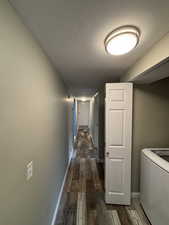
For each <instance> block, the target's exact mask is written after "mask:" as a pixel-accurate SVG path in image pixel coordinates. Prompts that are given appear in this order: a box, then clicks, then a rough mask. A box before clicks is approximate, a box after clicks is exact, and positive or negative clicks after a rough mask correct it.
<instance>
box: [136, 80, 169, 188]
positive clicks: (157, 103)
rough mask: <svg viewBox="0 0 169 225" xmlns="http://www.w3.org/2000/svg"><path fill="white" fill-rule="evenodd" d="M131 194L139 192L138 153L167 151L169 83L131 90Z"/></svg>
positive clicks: (166, 81)
mask: <svg viewBox="0 0 169 225" xmlns="http://www.w3.org/2000/svg"><path fill="white" fill-rule="evenodd" d="M133 116H134V121H133V152H132V190H133V191H139V181H140V151H141V149H143V148H145V147H169V79H165V80H161V81H159V82H157V83H153V84H151V85H141V86H135V87H134V114H133Z"/></svg>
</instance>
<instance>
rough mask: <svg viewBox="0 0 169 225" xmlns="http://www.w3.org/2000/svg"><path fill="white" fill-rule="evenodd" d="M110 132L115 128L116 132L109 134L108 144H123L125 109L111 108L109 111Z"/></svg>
mask: <svg viewBox="0 0 169 225" xmlns="http://www.w3.org/2000/svg"><path fill="white" fill-rule="evenodd" d="M108 120H109V124H108V132H109V134H111V133H112V130H113V129H114V130H115V131H116V132H114V133H113V135H109V136H108V145H109V146H110V147H111V146H123V144H124V143H123V142H124V125H125V123H124V110H116V109H115V110H110V111H109V118H108Z"/></svg>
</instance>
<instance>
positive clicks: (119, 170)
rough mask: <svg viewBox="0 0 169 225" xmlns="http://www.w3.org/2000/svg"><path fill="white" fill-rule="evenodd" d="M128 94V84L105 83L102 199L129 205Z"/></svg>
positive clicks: (130, 99) (130, 124)
mask: <svg viewBox="0 0 169 225" xmlns="http://www.w3.org/2000/svg"><path fill="white" fill-rule="evenodd" d="M132 97H133V86H132V84H131V83H110V84H106V106H105V116H106V124H105V125H106V127H105V140H106V146H105V163H106V166H105V191H106V193H105V195H106V196H105V198H106V202H107V203H110V204H121V205H129V204H130V199H131V144H132Z"/></svg>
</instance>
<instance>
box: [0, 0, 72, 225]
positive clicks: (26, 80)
mask: <svg viewBox="0 0 169 225" xmlns="http://www.w3.org/2000/svg"><path fill="white" fill-rule="evenodd" d="M0 27H1V36H0V58H1V60H0V109H1V110H0V120H1V124H0V180H1V181H0V189H1V191H0V224H1V225H2V224H4V225H23V224H24V225H50V224H51V221H52V217H53V213H54V209H55V205H56V201H57V199H58V194H59V191H60V188H61V184H62V181H63V177H64V174H65V171H66V167H67V164H68V138H67V136H68V133H67V132H65V131H67V124H68V121H67V112H68V111H67V109H68V105H67V101H66V97H67V92H66V88H65V86H64V83H63V81H62V80H61V79H60V76H59V75H58V73H57V72H56V71H55V69H54V68H53V67H52V65H51V64H50V62H49V60H48V58H47V57H46V56H45V55H44V53H43V51H42V49H41V48H40V47H39V46H38V45H37V43H36V41H35V40H34V39H33V38H32V35H31V34H30V32H28V30H27V29H26V28H25V26H24V25H23V24H22V22H21V21H20V19H19V18H18V16H17V15H16V13H15V11H14V10H13V9H12V8H11V6H10V5H9V3H8V1H6V0H1V1H0ZM32 160H33V167H34V173H33V177H32V179H31V180H29V181H27V180H26V166H27V164H28V163H29V162H30V161H32Z"/></svg>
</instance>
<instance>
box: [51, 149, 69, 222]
mask: <svg viewBox="0 0 169 225" xmlns="http://www.w3.org/2000/svg"><path fill="white" fill-rule="evenodd" d="M72 156H73V151H72V152H71V155H70V157H69V162H68V165H67V168H66V172H65V175H64V178H63V182H62V186H61V189H60V192H59V197H58V199H57V203H56V207H55V210H54V213H53V218H52V222H51V225H55V221H56V216H57V213H58V209H59V205H60V201H61V197H62V193H63V188H64V185H65V182H66V178H67V174H68V170H69V166H70V162H71V158H72Z"/></svg>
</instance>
